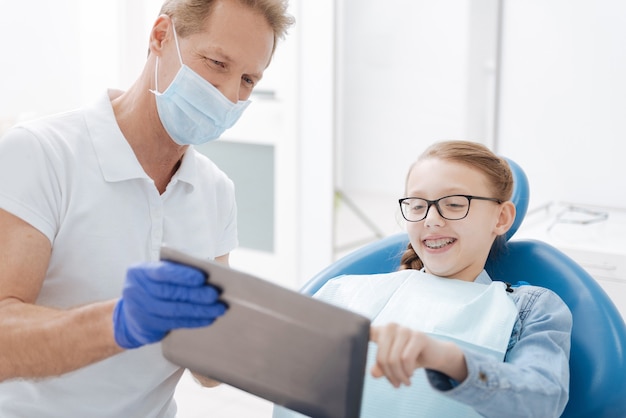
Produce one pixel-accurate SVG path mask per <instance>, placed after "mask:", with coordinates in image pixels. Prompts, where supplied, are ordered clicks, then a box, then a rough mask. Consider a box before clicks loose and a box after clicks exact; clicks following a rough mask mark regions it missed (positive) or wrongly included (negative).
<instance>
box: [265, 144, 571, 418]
mask: <svg viewBox="0 0 626 418" xmlns="http://www.w3.org/2000/svg"><path fill="white" fill-rule="evenodd" d="M512 189H513V179H512V174H511V170H510V168H509V166H508V164H507V163H506V161H505V160H503V159H501V158H499V157H498V156H496V155H495V154H494V153H492V152H491V151H490V150H489V149H488V148H486V147H484V146H482V145H480V144H478V143H473V142H466V141H448V142H440V143H436V144H434V145H432V146H431V147H430V148H428V149H427V150H426V151H425V152H424V153H423V154H422V155H421V156H420V157H419V158H418V160H417V161H416V162H415V163H414V164H413V165H412V166H411V168H410V170H409V173H408V176H407V180H406V196H407V197H405V198H402V199H400V201H399V203H400V207H401V211H402V215H403V217H404V218H405V219H406V221H407V222H406V228H407V232H408V236H409V241H410V243H409V245H408V248H407V250H406V252H405V254H404V255H403V257H402V266H401V267H400V269H399V271H397V272H394V273H389V274H378V275H369V276H341V277H338V278H335V279H333V280H330V281H329V282H328V283H326V284H325V285H324V287H322V288H321V289H320V290H319V292H318V293H317V294H316V295H315V297H318V298H320V299H324V300H327V301H329V302H331V303H335V304H338V305H340V306H344V307H346V308H348V309H352V310H355V311H357V312H360V313H362V314H364V315H366V316H368V317H370V318H371V319H372V329H371V343H370V347H369V350H368V352H369V354H368V357H369V365H370V366H369V370H370V373H368V375H367V376H366V381H365V386H364V392H363V403H362V411H361V412H362V415H361V416H362V417H405V416H406V417H409V416H411V417H416V416H420V417H424V416H427V417H447V416H449V417H461V416H462V417H475V416H485V417H503V416H506V417H517V416H519V417H558V416H560V415H561V413H562V412H563V410H564V408H565V405H566V403H567V400H568V390H569V348H570V334H571V326H572V319H571V314H570V312H569V310H568V308H567V306H566V305H565V304H564V303H563V301H562V300H561V299H560V298H559V297H558V296H557V295H556V294H554V293H553V292H551V291H550V290H548V289H545V288H539V287H535V286H529V285H523V286H518V287H514V288H511V287H509V286H508V285H506V284H505V283H503V282H499V281H493V282H492V280H491V278H490V277H489V275H488V274H487V272H486V271H485V270H484V267H485V262H486V260H487V257H488V255H489V253H490V251H496V250H497V249H498V247H500V244H501V241H502V240H504V234H505V233H506V232H507V231H508V229H509V228H510V227H511V225H512V223H513V221H514V218H515V206H514V205H513V203H512V202H510V201H509V199H510V197H511V194H512ZM502 279H505V278H502ZM275 416H276V417H278V416H281V415H280V414H276V415H275Z"/></svg>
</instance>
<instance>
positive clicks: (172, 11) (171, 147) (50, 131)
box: [0, 0, 293, 417]
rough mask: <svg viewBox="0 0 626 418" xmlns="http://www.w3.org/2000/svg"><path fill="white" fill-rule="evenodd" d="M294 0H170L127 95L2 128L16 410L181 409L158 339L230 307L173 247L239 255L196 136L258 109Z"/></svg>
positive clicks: (217, 179) (3, 340)
mask: <svg viewBox="0 0 626 418" xmlns="http://www.w3.org/2000/svg"><path fill="white" fill-rule="evenodd" d="M286 2H287V0H258V1H254V2H252V1H247V0H167V1H165V3H164V4H163V6H162V9H161V14H160V16H159V17H158V18H157V20H156V21H155V23H154V25H153V27H152V29H151V32H150V39H149V55H148V58H147V61H146V64H145V67H144V70H143V72H142V73H141V74H140V76H139V78H138V79H137V80H136V82H135V83H134V84H133V85H132V86H131V87H130V88H129V89H128V90H127V91H125V92H121V91H114V90H109V91H108V92H107V93H106V94H104V95H103V96H102V97H101V98H100V99H99V100H98V101H96V102H95V103H93V104H92V105H90V106H87V107H85V108H82V109H79V110H76V111H71V112H67V113H64V114H60V115H54V116H50V117H47V118H43V119H40V120H36V121H32V122H28V123H24V124H21V125H18V126H16V127H14V128H12V129H11V130H10V131H9V132H8V133H7V134H6V135H5V136H4V137H3V138H1V139H0V231H1V232H0V416H2V417H18V416H19V417H23V416H28V417H174V416H175V414H176V404H175V402H174V400H173V394H174V389H175V387H176V384H177V382H178V380H179V378H180V377H181V375H182V373H183V370H182V369H180V368H179V367H177V366H175V365H173V364H171V363H169V362H168V361H166V360H165V359H164V358H163V356H162V355H161V349H160V345H159V344H158V343H159V341H160V340H161V339H162V338H163V337H164V336H165V335H166V334H167V332H169V331H170V330H172V329H176V328H190V327H199V326H207V325H210V324H211V323H212V322H213V321H215V319H216V318H218V317H219V316H220V315H222V314H224V312H225V311H226V309H227V308H226V307H225V306H224V305H223V304H222V303H221V302H220V301H219V294H218V291H217V289H215V288H213V287H212V286H210V285H207V284H206V283H205V282H206V280H205V277H204V276H203V274H202V273H201V272H199V271H197V270H195V269H192V268H187V267H184V266H181V265H177V264H174V263H167V262H161V261H159V249H160V247H161V245H162V244H163V243H166V242H167V243H168V244H169V245H171V246H172V247H175V248H179V249H181V250H184V251H188V252H190V253H192V254H194V255H196V256H200V257H205V258H210V259H215V260H217V261H220V262H223V263H228V255H229V253H230V251H231V250H232V249H233V248H235V247H236V245H237V228H236V205H235V200H234V188H233V184H232V182H231V181H230V179H228V177H226V175H225V174H224V173H223V172H222V171H220V169H219V168H218V167H217V166H216V165H215V164H213V163H212V162H211V161H210V160H209V159H208V158H206V157H205V156H203V155H201V154H200V153H199V152H197V151H196V150H195V149H194V148H193V146H190V145H194V144H202V143H205V142H207V141H211V140H214V139H216V138H218V137H219V136H220V135H221V134H222V133H223V132H224V130H225V129H228V128H229V127H231V126H232V125H233V124H234V123H235V122H236V121H237V119H238V118H239V117H240V116H241V114H242V112H243V111H244V110H245V108H246V107H247V106H248V99H249V97H250V94H251V92H252V91H253V89H254V87H255V85H256V84H257V83H258V82H259V80H260V79H261V77H262V76H263V72H264V70H265V69H266V67H267V66H268V65H269V63H270V60H271V58H272V55H273V52H274V49H275V47H276V42H277V40H278V39H280V38H282V37H283V36H284V35H285V33H286V30H287V29H288V27H289V26H290V25H291V24H292V23H293V18H292V17H291V16H289V15H288V14H287V13H286V9H287V3H286Z"/></svg>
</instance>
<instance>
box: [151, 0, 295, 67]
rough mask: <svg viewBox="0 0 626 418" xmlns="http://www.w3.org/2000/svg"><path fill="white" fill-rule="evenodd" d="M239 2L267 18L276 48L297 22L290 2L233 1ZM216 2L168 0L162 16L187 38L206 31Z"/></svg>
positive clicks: (164, 4) (205, 0)
mask: <svg viewBox="0 0 626 418" xmlns="http://www.w3.org/2000/svg"><path fill="white" fill-rule="evenodd" d="M231 1H238V2H239V3H241V4H242V5H244V6H247V7H249V8H250V9H252V10H253V11H255V12H258V13H260V14H261V15H263V17H265V20H267V23H268V24H269V25H270V27H271V28H272V30H273V31H274V46H273V47H272V55H273V53H274V51H275V50H276V43H277V42H278V40H279V39H283V38H284V37H285V35H286V34H287V29H288V28H289V27H290V26H291V25H292V24H293V23H294V22H295V19H294V18H293V16H291V15H290V14H288V13H287V6H288V0H231ZM215 3H216V0H166V1H165V2H164V3H163V6H161V12H160V14H166V15H168V16H170V17H171V18H172V19H174V20H175V23H176V32H177V33H178V35H179V36H181V37H185V36H188V35H193V34H195V33H199V32H201V31H202V30H203V29H204V23H205V21H206V19H207V17H209V15H210V14H211V12H212V10H213V6H214V5H215Z"/></svg>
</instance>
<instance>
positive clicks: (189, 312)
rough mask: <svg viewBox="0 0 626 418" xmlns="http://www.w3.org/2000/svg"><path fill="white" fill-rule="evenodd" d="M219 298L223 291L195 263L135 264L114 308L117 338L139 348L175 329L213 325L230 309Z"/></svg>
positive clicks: (127, 276) (129, 270)
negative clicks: (191, 265) (210, 281)
mask: <svg viewBox="0 0 626 418" xmlns="http://www.w3.org/2000/svg"><path fill="white" fill-rule="evenodd" d="M218 299H219V291H218V290H217V289H216V288H215V287H214V286H211V285H209V284H207V283H206V276H205V274H204V273H203V272H201V271H200V270H197V269H195V268H193V267H189V266H185V265H182V264H177V263H172V262H169V261H159V262H151V263H141V264H137V265H134V266H132V267H130V268H129V269H128V271H127V272H126V283H125V284H124V289H123V291H122V297H121V298H120V300H119V301H118V302H117V304H116V305H115V310H114V311H113V332H114V336H115V341H116V342H117V344H118V345H119V346H120V347H123V348H137V347H140V346H142V345H145V344H150V343H154V342H158V341H161V340H162V339H163V337H165V335H166V334H167V333H168V332H169V331H170V330H173V329H177V328H197V327H203V326H207V325H210V324H212V323H213V321H215V319H216V318H217V317H219V316H221V315H223V314H224V312H226V305H224V304H223V303H222V302H220V301H219V300H218Z"/></svg>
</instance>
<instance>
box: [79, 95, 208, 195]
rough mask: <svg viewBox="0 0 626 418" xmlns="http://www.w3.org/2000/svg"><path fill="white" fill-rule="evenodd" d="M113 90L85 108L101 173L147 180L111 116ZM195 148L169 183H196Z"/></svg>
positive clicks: (111, 178) (120, 178)
mask: <svg viewBox="0 0 626 418" xmlns="http://www.w3.org/2000/svg"><path fill="white" fill-rule="evenodd" d="M116 94H117V92H116V91H113V90H108V91H107V93H106V94H103V95H102V96H101V97H100V98H99V99H98V100H97V101H96V102H95V103H94V104H92V105H91V106H90V107H87V108H86V112H85V118H86V123H87V127H88V129H89V135H90V137H91V141H92V143H93V146H94V149H95V152H96V156H97V158H98V162H99V164H100V169H101V171H102V176H103V177H104V179H105V180H106V181H109V182H119V181H126V180H132V179H150V178H149V177H148V175H147V174H146V172H145V171H144V170H143V168H142V167H141V164H139V161H138V160H137V157H136V156H135V153H134V151H133V149H132V148H131V146H130V144H129V143H128V141H127V140H126V138H125V137H124V134H122V131H121V130H120V128H119V125H118V124H117V120H116V119H115V113H114V112H113V105H112V104H111V97H114V96H115V95H116ZM194 153H195V150H194V149H193V147H191V146H190V147H189V148H188V149H187V150H186V151H185V154H184V155H183V158H182V161H181V165H180V167H179V168H178V170H177V171H176V173H175V174H174V176H173V177H172V183H175V182H177V181H181V182H184V183H188V184H190V185H191V186H192V187H194V186H195V184H197V181H198V171H197V167H196V158H195V156H194Z"/></svg>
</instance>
